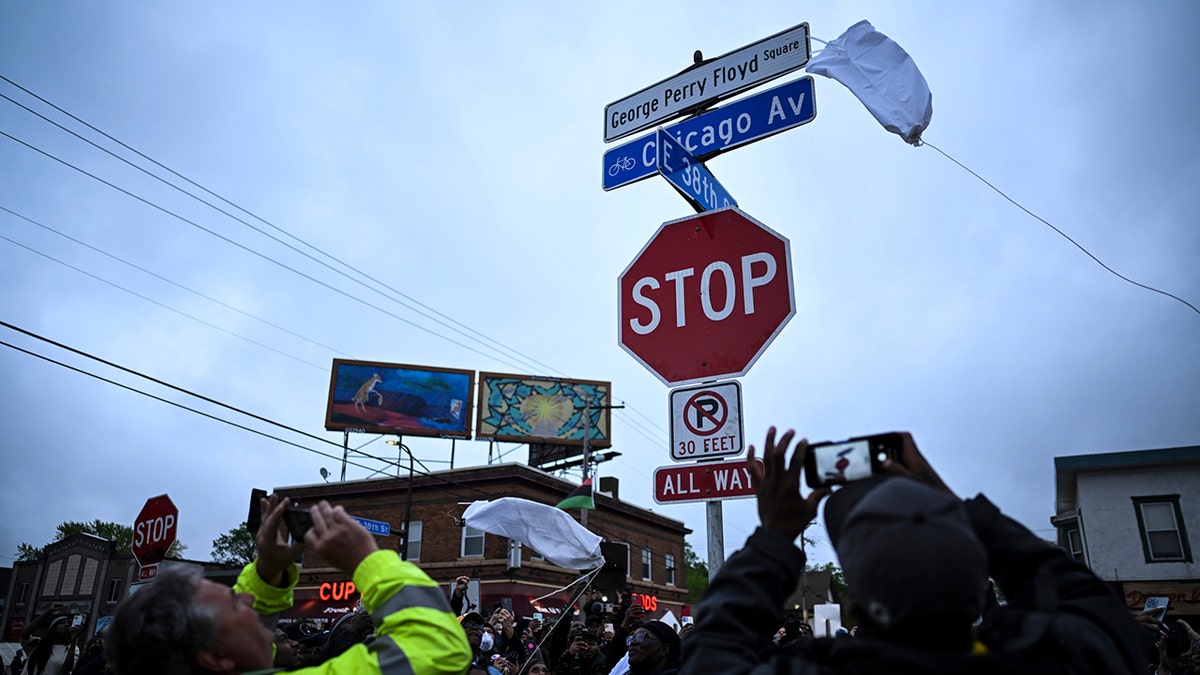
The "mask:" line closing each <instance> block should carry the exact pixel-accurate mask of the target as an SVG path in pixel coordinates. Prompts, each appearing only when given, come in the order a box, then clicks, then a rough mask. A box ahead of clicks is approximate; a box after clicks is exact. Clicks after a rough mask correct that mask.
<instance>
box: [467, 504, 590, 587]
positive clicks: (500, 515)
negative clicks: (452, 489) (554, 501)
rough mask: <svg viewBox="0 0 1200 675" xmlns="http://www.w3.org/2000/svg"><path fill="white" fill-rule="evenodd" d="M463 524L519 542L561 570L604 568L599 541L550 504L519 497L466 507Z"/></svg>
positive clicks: (565, 513) (566, 514) (564, 512)
mask: <svg viewBox="0 0 1200 675" xmlns="http://www.w3.org/2000/svg"><path fill="white" fill-rule="evenodd" d="M463 520H465V521H466V522H467V525H470V526H471V527H474V528H476V529H480V530H483V531H484V532H488V533H490V534H496V535H499V536H501V537H508V538H509V539H516V540H517V541H519V542H521V543H522V544H523V545H525V546H528V547H530V548H532V549H533V550H535V551H537V552H538V553H540V554H541V555H542V557H544V558H545V559H546V560H549V561H550V562H552V563H554V564H555V565H558V566H559V567H565V568H566V569H569V570H590V569H595V568H597V567H599V566H601V565H603V564H604V556H603V555H601V553H600V537H598V536H597V535H595V534H593V533H592V532H589V531H588V530H587V528H585V527H584V526H582V525H580V524H579V523H577V522H575V519H574V518H572V517H571V516H570V515H569V514H568V513H567V512H566V511H563V510H561V509H557V508H555V507H553V506H549V505H547V504H539V503H538V502H532V501H529V500H528V499H520V498H517V497H504V498H501V499H496V500H493V501H490V502H485V501H478V502H475V503H474V504H471V505H470V506H468V507H467V510H466V511H465V512H464V513H463Z"/></svg>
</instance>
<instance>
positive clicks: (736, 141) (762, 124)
mask: <svg viewBox="0 0 1200 675" xmlns="http://www.w3.org/2000/svg"><path fill="white" fill-rule="evenodd" d="M816 117H817V102H816V98H815V94H814V89H813V79H812V76H811V75H805V76H804V77H802V78H800V79H798V80H792V81H791V82H786V83H784V84H781V85H779V86H778V87H772V88H771V89H768V90H766V91H764V92H762V93H760V94H754V95H752V96H748V97H746V98H743V99H739V100H737V101H734V102H733V103H730V104H729V105H726V106H722V107H720V108H714V109H712V110H709V111H708V112H705V113H704V114H703V115H700V116H698V117H692V118H690V119H686V120H683V121H682V122H677V123H675V124H672V125H670V126H667V127H663V130H664V131H666V132H667V133H668V134H670V135H671V137H672V138H674V139H675V140H677V141H679V142H680V143H681V144H682V145H683V146H684V147H685V148H686V149H687V151H688V152H690V153H692V155H694V156H695V157H696V158H697V159H699V160H700V161H705V160H707V159H710V158H712V157H714V156H715V155H717V154H718V153H721V152H724V151H725V150H732V149H733V148H736V147H740V146H743V145H747V144H749V143H753V142H755V141H760V140H762V139H764V138H767V137H768V136H774V135H775V134H777V133H779V132H781V131H787V130H788V129H794V128H796V127H798V126H802V125H804V124H808V123H809V122H811V121H813V120H814V119H816ZM657 138H658V136H657V134H647V135H645V136H642V137H640V138H635V139H633V140H631V141H627V142H625V143H622V144H621V145H617V146H614V147H612V148H609V150H608V151H607V152H605V153H604V173H603V175H602V177H601V187H603V188H604V189H605V190H615V189H616V188H619V187H622V186H625V185H629V184H630V183H635V182H637V181H639V180H642V179H643V178H649V177H650V176H653V175H654V174H655V172H656V171H657V170H658V146H657V144H656V140H657Z"/></svg>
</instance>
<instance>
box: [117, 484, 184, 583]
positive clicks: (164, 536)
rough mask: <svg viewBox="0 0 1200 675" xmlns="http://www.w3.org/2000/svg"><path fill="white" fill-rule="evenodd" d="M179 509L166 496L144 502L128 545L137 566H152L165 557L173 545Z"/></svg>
mask: <svg viewBox="0 0 1200 675" xmlns="http://www.w3.org/2000/svg"><path fill="white" fill-rule="evenodd" d="M178 520H179V509H177V508H175V504H174V502H172V501H171V498H170V497H168V496H167V495H159V496H157V497H151V498H150V499H147V500H146V505H145V506H143V507H142V511H141V513H139V514H138V515H137V520H135V521H134V523H133V542H132V543H131V544H130V545H129V548H130V550H131V551H133V557H134V558H137V561H138V564H139V565H143V566H145V565H154V564H157V563H159V562H161V561H162V560H163V558H166V557H167V549H169V548H171V544H174V543H175V530H176V527H177V525H178Z"/></svg>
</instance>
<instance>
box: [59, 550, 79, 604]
mask: <svg viewBox="0 0 1200 675" xmlns="http://www.w3.org/2000/svg"><path fill="white" fill-rule="evenodd" d="M82 562H83V556H81V555H79V554H78V553H76V554H74V555H72V556H69V557H68V558H67V569H66V571H65V572H63V579H62V588H60V589H59V590H58V594H59V595H75V586H76V582H77V581H78V579H79V566H80V564H81V563H82Z"/></svg>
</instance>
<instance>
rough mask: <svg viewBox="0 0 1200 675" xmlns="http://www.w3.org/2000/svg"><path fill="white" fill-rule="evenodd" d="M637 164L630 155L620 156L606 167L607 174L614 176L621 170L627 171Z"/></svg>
mask: <svg viewBox="0 0 1200 675" xmlns="http://www.w3.org/2000/svg"><path fill="white" fill-rule="evenodd" d="M635 165H637V160H636V159H634V158H632V157H622V158H620V159H618V160H617V161H615V162H613V165H612V166H610V167H608V175H610V176H616V175H617V174H619V173H621V172H622V171H629V170H631V169H633V167H634V166H635Z"/></svg>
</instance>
